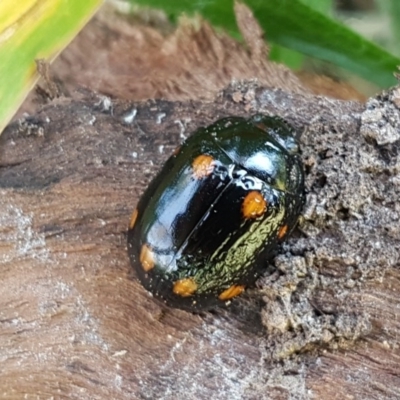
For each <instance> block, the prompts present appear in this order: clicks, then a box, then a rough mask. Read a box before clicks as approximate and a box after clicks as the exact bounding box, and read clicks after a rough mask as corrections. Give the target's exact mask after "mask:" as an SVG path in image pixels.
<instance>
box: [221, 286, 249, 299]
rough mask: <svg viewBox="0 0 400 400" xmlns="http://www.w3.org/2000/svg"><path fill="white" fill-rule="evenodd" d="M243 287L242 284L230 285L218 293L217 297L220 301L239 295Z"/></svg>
mask: <svg viewBox="0 0 400 400" xmlns="http://www.w3.org/2000/svg"><path fill="white" fill-rule="evenodd" d="M244 288H245V286H244V285H232V286H231V287H229V288H228V289H226V290H224V291H223V292H222V293H220V295H219V296H218V298H219V299H220V300H222V301H225V300H229V299H232V298H233V297H236V296H239V294H241V293H243V291H244Z"/></svg>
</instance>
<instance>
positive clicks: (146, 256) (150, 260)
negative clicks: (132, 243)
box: [140, 244, 155, 272]
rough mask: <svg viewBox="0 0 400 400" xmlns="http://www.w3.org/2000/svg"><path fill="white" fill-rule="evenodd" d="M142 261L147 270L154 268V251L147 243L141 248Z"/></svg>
mask: <svg viewBox="0 0 400 400" xmlns="http://www.w3.org/2000/svg"><path fill="white" fill-rule="evenodd" d="M140 263H141V264H142V268H143V269H144V270H145V271H146V272H148V271H150V270H151V269H153V268H154V264H155V260H154V253H153V251H152V250H151V249H150V247H149V246H148V245H147V244H144V245H143V246H142V249H141V250H140Z"/></svg>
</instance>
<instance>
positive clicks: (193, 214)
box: [128, 115, 305, 311]
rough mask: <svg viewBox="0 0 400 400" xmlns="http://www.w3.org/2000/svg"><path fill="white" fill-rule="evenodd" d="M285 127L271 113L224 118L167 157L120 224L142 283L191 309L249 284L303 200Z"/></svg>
mask: <svg viewBox="0 0 400 400" xmlns="http://www.w3.org/2000/svg"><path fill="white" fill-rule="evenodd" d="M292 133H293V130H292V129H291V128H290V127H288V125H286V124H285V123H284V121H283V120H281V119H280V118H277V117H265V116H259V115H257V116H254V117H252V118H250V119H244V118H239V117H231V118H224V119H221V120H219V121H217V122H216V123H214V124H213V125H210V126H209V127H207V128H201V129H199V130H197V131H196V132H195V133H194V134H193V135H192V136H191V137H190V138H189V139H187V140H186V141H185V142H184V143H183V144H182V146H181V147H180V148H179V149H178V151H176V152H175V154H174V155H173V156H171V157H170V158H169V160H168V161H167V162H166V164H165V165H164V167H163V168H162V170H161V172H160V173H159V174H158V175H157V176H156V177H155V179H154V180H153V181H152V182H151V183H150V185H149V187H148V189H147V190H146V192H145V193H144V195H143V196H142V198H141V200H140V201H139V204H138V206H137V208H136V210H135V211H134V212H133V214H132V217H131V221H130V224H129V231H128V252H129V256H130V260H131V264H132V266H133V268H134V269H135V270H136V272H137V274H138V276H139V278H140V280H141V282H142V284H143V286H144V287H145V288H146V289H147V290H149V291H150V292H151V293H153V294H154V296H156V297H158V298H160V299H162V300H163V301H165V303H167V304H168V305H170V306H172V307H177V308H182V309H186V310H190V311H195V310H204V309H209V308H212V307H214V306H216V305H218V304H224V303H227V302H229V301H230V300H231V299H232V298H233V297H235V296H237V295H239V294H240V293H242V292H243V290H244V289H245V288H246V287H247V286H248V285H251V284H252V283H254V281H255V280H256V278H257V277H258V276H259V274H260V273H261V272H262V271H263V270H265V269H266V268H267V261H268V260H269V259H270V258H271V257H273V256H274V254H275V250H276V248H277V245H278V244H279V243H280V242H281V241H283V239H284V238H286V236H287V235H288V234H289V233H290V231H291V230H292V229H293V228H294V226H295V225H296V222H297V219H298V217H299V214H300V212H301V209H302V206H303V204H304V200H305V195H304V172H303V167H302V163H301V161H300V158H299V155H298V151H299V149H298V144H297V142H296V139H295V138H294V137H293V136H292Z"/></svg>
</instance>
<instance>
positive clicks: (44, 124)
mask: <svg viewBox="0 0 400 400" xmlns="http://www.w3.org/2000/svg"><path fill="white" fill-rule="evenodd" d="M242 56H243V55H241V57H242ZM243 57H244V56H243ZM257 68H258V67H257ZM290 79H292V78H290ZM293 79H294V80H293V82H296V78H293ZM296 85H297V84H296ZM296 85H295V86H296ZM156 86H157V85H156ZM173 86H174V85H173ZM153 87H154V86H153ZM296 87H298V89H296V90H293V91H290V90H289V89H287V90H282V89H277V88H271V87H266V86H263V85H262V84H261V83H259V82H257V81H246V82H241V81H238V82H236V83H232V84H231V85H229V86H227V87H226V88H225V90H224V91H222V92H220V93H218V94H217V95H216V96H214V97H212V96H210V95H209V94H207V96H209V97H207V96H204V97H203V98H202V99H200V100H186V99H185V98H182V99H181V101H176V100H152V101H136V102H133V101H127V100H124V101H122V100H110V99H108V98H105V97H104V96H100V95H98V94H96V93H93V92H91V91H90V90H81V91H80V92H78V93H75V94H74V95H73V96H74V97H73V98H68V97H61V98H58V99H55V100H53V101H52V102H51V103H50V104H48V105H47V106H45V107H43V108H42V109H40V110H39V111H37V112H35V113H34V114H33V115H31V116H29V117H25V118H23V119H20V120H18V121H16V122H14V123H13V124H11V125H10V126H9V127H8V128H7V130H6V131H5V132H4V133H3V135H2V136H1V137H0V191H1V197H0V281H1V282H2V285H1V290H0V332H1V338H2V339H1V341H2V344H1V346H0V359H1V361H2V363H1V364H2V368H1V371H0V393H1V396H2V397H3V398H7V399H12V398H22V397H27V398H29V397H30V396H32V397H33V396H36V397H38V398H50V397H54V398H63V397H66V398H73V399H74V398H77V399H78V398H79V399H82V398H88V399H89V398H90V399H93V398H95V399H96V398H98V399H102V398H118V399H132V398H134V399H161V398H162V399H209V398H218V399H228V398H229V399H231V398H238V399H293V398H296V399H342V398H353V399H375V398H380V399H394V398H400V367H399V362H400V360H399V356H400V353H399V346H398V336H399V333H400V324H399V321H400V319H399V318H397V315H398V312H397V310H398V309H399V307H400V296H399V295H398V294H399V293H400V279H399V278H400V274H399V252H400V245H399V243H400V233H399V230H400V227H399V226H400V224H399V218H400V217H399V214H400V209H399V202H398V199H399V198H400V196H399V195H400V165H399V155H398V152H399V142H400V139H399V126H400V123H399V121H400V113H399V109H398V104H400V101H399V99H400V95H399V90H398V89H393V90H392V91H389V92H387V93H383V94H382V95H381V96H378V97H377V98H376V99H372V100H370V101H369V102H368V103H367V104H362V103H357V102H351V101H341V100H333V99H331V98H327V97H321V96H315V95H312V94H310V93H309V92H308V90H307V89H301V85H300V84H299V86H296ZM183 93H185V91H183ZM207 93H209V92H207ZM203 94H204V93H203ZM166 97H167V96H166ZM183 97H185V96H183ZM255 113H264V114H268V115H279V116H281V117H283V118H285V119H286V120H287V121H288V122H289V123H290V124H291V125H293V126H294V127H295V128H296V130H297V131H298V132H299V135H300V142H301V148H302V158H303V161H304V164H305V168H306V173H307V179H306V189H307V204H306V207H305V209H304V213H303V218H302V220H301V221H300V224H299V227H298V229H297V230H296V232H295V233H294V235H293V236H292V237H291V238H290V239H289V241H288V242H287V243H286V244H285V245H284V246H283V248H282V249H281V251H280V254H279V255H278V257H276V259H275V260H274V262H273V263H274V265H275V266H276V271H277V272H276V274H274V275H273V276H272V277H271V276H270V277H269V278H265V279H261V280H260V281H259V282H258V285H257V286H258V287H257V288H256V289H253V290H249V291H248V293H246V295H245V296H244V297H243V298H241V299H238V300H237V301H235V302H233V304H232V305H231V306H230V307H228V308H226V309H218V310H215V311H214V312H207V313H201V314H196V315H195V314H191V313H187V312H184V311H180V310H175V309H169V308H166V307H164V306H163V305H162V304H160V303H158V302H156V301H155V300H154V299H153V298H151V296H150V295H149V294H148V293H147V292H146V291H145V290H144V289H143V288H142V287H141V285H140V284H139V283H138V282H137V281H136V280H135V275H134V273H133V272H132V271H131V268H130V265H129V261H128V257H127V251H126V230H127V225H128V222H129V217H130V214H131V212H132V210H133V209H134V207H135V205H136V203H137V200H138V198H139V196H140V194H141V193H142V192H143V190H144V188H145V187H146V185H147V184H148V182H149V181H150V179H151V178H152V177H153V176H154V175H155V174H156V172H157V170H158V168H159V167H160V166H161V165H162V163H163V162H164V161H165V160H166V158H167V157H168V156H169V154H171V153H172V152H173V150H174V149H175V147H176V146H177V145H178V144H179V143H180V142H181V141H182V140H183V138H184V137H187V136H188V135H189V134H190V133H191V132H192V131H193V130H195V129H196V128H197V127H199V126H203V125H207V124H209V123H211V122H213V121H215V120H216V119H218V118H221V117H224V116H229V115H238V116H249V115H252V114H255Z"/></svg>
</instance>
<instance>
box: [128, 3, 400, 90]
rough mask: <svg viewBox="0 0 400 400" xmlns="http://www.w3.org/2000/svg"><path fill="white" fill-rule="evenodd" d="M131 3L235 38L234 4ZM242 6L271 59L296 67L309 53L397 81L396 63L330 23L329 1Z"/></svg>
mask: <svg viewBox="0 0 400 400" xmlns="http://www.w3.org/2000/svg"><path fill="white" fill-rule="evenodd" d="M131 1H132V2H134V3H135V4H139V5H143V6H148V7H154V8H159V9H162V10H164V11H165V12H166V13H167V14H168V15H170V16H173V17H175V18H176V17H177V16H179V15H180V14H181V13H186V14H189V15H190V14H194V13H199V14H201V15H202V16H203V17H204V18H206V19H207V20H209V21H210V22H211V24H213V25H214V26H217V27H221V28H223V29H225V30H226V31H227V32H228V33H230V34H231V35H232V36H234V37H239V32H238V29H237V26H236V23H235V17H234V13H233V0H179V1H173V0H170V1H165V0H131ZM395 2H397V3H398V0H393V4H397V3H395ZM245 3H246V4H247V5H248V6H249V7H250V8H251V9H252V10H253V13H254V15H255V16H256V18H257V20H258V22H259V23H260V25H261V27H262V28H263V30H264V32H265V33H266V37H267V38H268V41H269V42H270V43H272V44H273V45H274V46H275V45H277V46H278V47H273V49H272V56H273V58H274V59H275V60H278V61H282V60H283V61H286V63H288V64H289V65H290V66H292V67H293V66H294V67H297V68H298V67H300V66H301V64H302V57H303V56H302V55H307V56H310V57H313V58H316V59H320V60H324V61H329V62H331V63H333V64H335V65H337V66H339V67H342V68H344V69H346V70H348V71H350V72H352V73H354V74H356V75H358V76H360V77H362V78H364V79H366V80H367V81H370V82H372V83H375V84H377V85H379V86H381V87H388V86H390V85H394V84H395V83H396V80H395V78H394V76H393V73H394V72H395V71H396V70H397V65H400V59H399V58H397V57H396V56H394V55H393V54H390V53H389V52H388V51H386V50H384V49H383V48H381V47H379V46H378V45H376V44H374V43H373V42H371V41H369V40H367V39H366V38H364V37H363V36H361V35H359V34H357V33H356V32H354V31H353V30H351V29H350V28H348V27H346V26H345V25H343V24H341V23H340V22H338V21H337V20H335V19H333V18H332V17H331V16H330V15H331V6H332V2H331V1H330V0H320V1H317V0H246V1H245ZM397 8H398V7H397ZM283 49H286V50H283ZM287 49H290V50H293V51H294V53H292V52H288V50H287ZM277 58H278V59H277Z"/></svg>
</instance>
